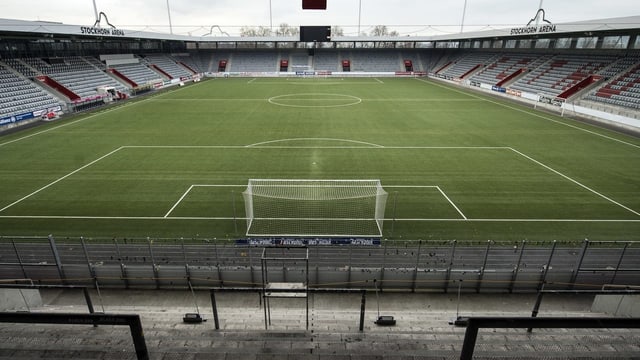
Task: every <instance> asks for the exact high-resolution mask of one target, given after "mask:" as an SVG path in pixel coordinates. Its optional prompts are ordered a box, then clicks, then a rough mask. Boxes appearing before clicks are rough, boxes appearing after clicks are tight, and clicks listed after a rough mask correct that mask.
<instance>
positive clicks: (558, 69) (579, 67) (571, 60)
mask: <svg viewBox="0 0 640 360" xmlns="http://www.w3.org/2000/svg"><path fill="white" fill-rule="evenodd" d="M614 60H615V58H614V57H612V56H587V55H556V56H554V57H552V58H551V59H549V60H548V61H547V62H546V63H544V64H542V65H541V66H539V67H538V68H537V69H535V70H533V71H531V72H530V73H528V74H527V75H526V76H524V77H522V78H521V79H519V80H517V81H516V82H515V83H514V84H513V85H512V86H511V87H512V88H514V89H516V90H521V91H527V92H534V93H546V94H550V95H554V96H558V95H560V94H562V93H563V92H564V91H565V90H567V89H569V88H571V87H573V86H574V85H576V84H577V83H579V82H580V81H582V80H584V79H586V78H587V77H589V76H591V75H594V74H597V73H598V72H599V71H600V70H602V69H604V68H605V67H607V66H608V65H609V64H611V63H612V62H613V61H614Z"/></svg>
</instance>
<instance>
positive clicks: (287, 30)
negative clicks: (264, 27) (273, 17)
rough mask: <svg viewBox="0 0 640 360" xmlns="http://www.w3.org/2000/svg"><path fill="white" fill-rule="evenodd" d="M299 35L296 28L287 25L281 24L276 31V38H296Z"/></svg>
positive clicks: (298, 30)
mask: <svg viewBox="0 0 640 360" xmlns="http://www.w3.org/2000/svg"><path fill="white" fill-rule="evenodd" d="M298 34H300V29H298V28H297V27H293V26H289V24H287V23H281V24H280V26H279V27H278V28H277V29H276V35H277V36H296V35H298Z"/></svg>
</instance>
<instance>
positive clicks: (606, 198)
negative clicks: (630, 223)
mask: <svg viewBox="0 0 640 360" xmlns="http://www.w3.org/2000/svg"><path fill="white" fill-rule="evenodd" d="M510 149H511V151H513V152H515V153H516V154H518V155H520V156H522V157H524V158H525V159H528V160H530V161H532V162H534V163H536V164H538V165H540V166H542V167H543V168H545V169H547V170H549V171H551V172H553V173H555V174H556V175H560V176H561V177H563V178H565V179H567V180H569V181H571V182H572V183H574V184H576V185H578V186H580V187H581V188H583V189H586V190H588V191H590V192H591V193H593V194H595V195H598V196H599V197H601V198H603V199H605V200H607V201H609V202H611V203H613V204H615V205H618V206H619V207H621V208H623V209H625V210H627V211H629V212H631V213H633V214H635V215H637V216H640V213H639V212H637V211H635V210H633V209H631V208H629V207H627V206H625V205H622V204H620V203H619V202H617V201H615V200H613V199H611V198H609V197H607V196H605V195H603V194H601V193H599V192H597V191H595V190H593V189H592V188H590V187H588V186H586V185H584V184H582V183H581V182H579V181H577V180H574V179H572V178H570V177H569V176H567V175H565V174H563V173H561V172H559V171H557V170H555V169H552V168H551V167H549V166H547V165H545V164H543V163H541V162H540V161H538V160H536V159H534V158H532V157H530V156H528V155H525V154H523V153H521V152H520V151H518V150H516V149H513V148H510Z"/></svg>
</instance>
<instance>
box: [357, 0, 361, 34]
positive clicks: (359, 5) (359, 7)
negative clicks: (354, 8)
mask: <svg viewBox="0 0 640 360" xmlns="http://www.w3.org/2000/svg"><path fill="white" fill-rule="evenodd" d="M361 18H362V0H358V36H360V19H361Z"/></svg>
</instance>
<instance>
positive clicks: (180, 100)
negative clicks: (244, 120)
mask: <svg viewBox="0 0 640 360" xmlns="http://www.w3.org/2000/svg"><path fill="white" fill-rule="evenodd" d="M150 100H152V101H155V102H160V101H162V102H171V101H176V102H184V101H194V102H195V101H266V100H267V99H264V98H262V99H258V98H189V99H150Z"/></svg>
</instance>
